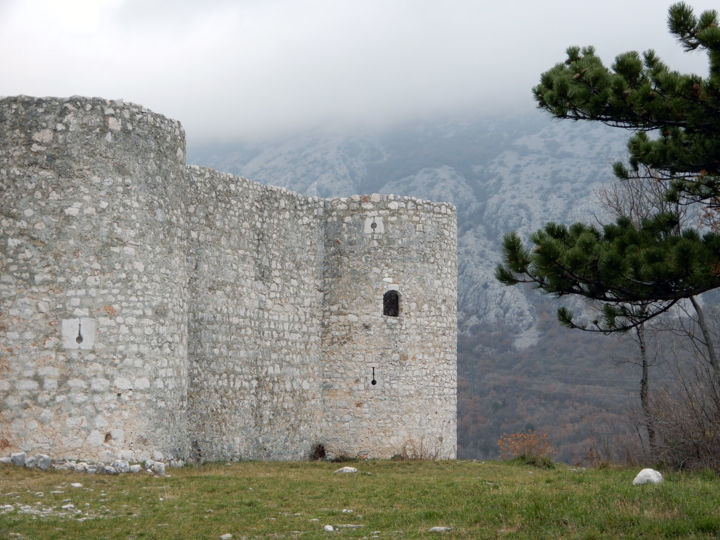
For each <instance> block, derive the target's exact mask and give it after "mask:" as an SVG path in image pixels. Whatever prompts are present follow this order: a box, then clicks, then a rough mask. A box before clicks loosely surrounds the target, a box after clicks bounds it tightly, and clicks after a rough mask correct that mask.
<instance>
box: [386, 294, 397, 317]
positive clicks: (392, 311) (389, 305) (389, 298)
mask: <svg viewBox="0 0 720 540" xmlns="http://www.w3.org/2000/svg"><path fill="white" fill-rule="evenodd" d="M399 314H400V295H399V294H398V292H397V291H387V292H386V293H385V294H384V295H383V315H387V316H388V317H397V316H398V315H399Z"/></svg>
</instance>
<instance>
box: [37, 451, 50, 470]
mask: <svg viewBox="0 0 720 540" xmlns="http://www.w3.org/2000/svg"><path fill="white" fill-rule="evenodd" d="M35 457H36V459H37V467H38V469H40V470H41V471H47V470H48V469H49V468H50V466H51V465H52V458H51V457H50V456H47V455H45V454H38V455H37V456H35Z"/></svg>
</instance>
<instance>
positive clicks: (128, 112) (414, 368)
mask: <svg viewBox="0 0 720 540" xmlns="http://www.w3.org/2000/svg"><path fill="white" fill-rule="evenodd" d="M0 141H2V144H1V145H0V207H2V208H3V213H2V215H1V216H0V249H1V250H2V253H3V265H2V266H1V267H0V342H1V343H3V344H4V345H6V346H7V350H8V351H10V352H9V353H8V354H9V359H8V360H9V361H8V366H9V368H8V369H9V371H8V372H7V373H6V374H4V376H3V384H1V385H0V403H3V404H4V405H6V406H4V407H0V431H2V432H3V434H4V435H3V436H4V437H5V438H6V439H7V440H8V441H9V443H10V445H11V446H10V447H9V451H18V450H20V449H21V448H22V449H23V450H29V452H30V453H38V452H45V453H49V454H50V455H51V456H52V457H54V458H62V459H80V458H84V459H88V460H93V461H97V460H100V461H102V462H103V463H105V464H109V463H112V462H113V461H115V460H116V459H121V460H124V461H128V462H129V461H131V460H132V459H136V460H138V461H143V460H144V459H146V458H147V457H152V458H153V460H155V461H157V462H160V461H165V462H168V463H170V464H173V463H175V462H177V461H178V460H188V459H196V460H233V459H303V458H306V457H307V456H308V455H309V454H310V452H311V450H312V448H313V447H314V446H315V445H317V444H323V445H324V446H325V447H326V448H327V449H328V451H329V452H334V453H335V454H337V455H342V454H349V455H364V456H368V457H391V456H392V455H394V454H397V453H400V452H401V451H402V449H403V446H404V445H407V444H416V445H417V444H420V443H422V445H423V446H424V447H425V448H428V449H429V450H430V451H431V452H432V453H433V454H434V455H436V456H438V457H440V458H452V457H455V449H456V409H457V407H456V324H457V323H456V296H457V293H456V289H457V277H456V276H457V259H456V236H457V234H456V219H455V209H454V208H453V207H452V206H451V205H449V204H445V203H431V202H429V201H422V200H418V199H413V198H409V197H395V196H392V195H378V194H372V195H367V196H360V195H358V196H353V197H349V198H343V199H320V198H317V197H305V196H301V195H298V194H295V193H291V192H289V191H287V190H284V189H279V188H273V187H269V186H263V185H260V184H257V183H254V182H251V181H249V180H246V179H244V178H238V177H235V176H231V175H228V174H222V173H219V172H216V171H212V170H209V169H203V168H199V167H187V166H186V164H185V135H184V132H183V130H182V127H181V126H180V124H179V123H178V122H176V121H174V120H169V119H167V118H165V117H163V116H161V115H158V114H155V113H152V112H150V111H148V110H147V109H144V108H142V107H139V106H137V105H133V104H128V103H122V102H115V101H107V100H103V99H87V98H80V97H73V98H68V99H54V98H43V99H38V98H30V97H13V98H4V99H0ZM388 291H396V293H397V296H398V298H399V302H398V305H397V306H396V307H397V315H398V316H394V314H395V312H394V311H393V312H392V313H393V316H389V315H384V314H383V297H384V295H385V294H386V293H388ZM373 374H374V375H373Z"/></svg>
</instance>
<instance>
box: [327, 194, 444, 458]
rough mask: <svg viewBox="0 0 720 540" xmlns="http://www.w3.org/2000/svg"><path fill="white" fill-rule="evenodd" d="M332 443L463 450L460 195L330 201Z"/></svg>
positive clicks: (383, 451)
mask: <svg viewBox="0 0 720 540" xmlns="http://www.w3.org/2000/svg"><path fill="white" fill-rule="evenodd" d="M326 219H327V222H326V233H325V234H326V235H325V260H324V268H323V275H324V280H323V281H324V287H323V288H324V312H323V335H322V346H323V357H324V364H323V408H324V415H325V425H324V437H323V442H324V443H325V445H326V447H328V448H329V449H330V450H331V451H332V452H335V453H348V454H351V455H357V454H360V455H367V456H369V457H384V458H388V457H392V456H393V455H396V454H403V453H405V454H407V455H408V456H410V457H424V458H432V457H438V458H454V457H455V455H456V440H457V437H456V414H457V412H456V411H457V403H456V380H457V373H456V360H457V341H456V336H457V311H456V299H457V259H456V251H457V250H456V234H457V231H456V213H455V208H454V207H453V206H452V205H449V204H446V203H430V202H428V201H421V200H417V199H413V198H405V197H395V196H392V195H369V196H353V197H350V198H344V199H331V200H328V201H326Z"/></svg>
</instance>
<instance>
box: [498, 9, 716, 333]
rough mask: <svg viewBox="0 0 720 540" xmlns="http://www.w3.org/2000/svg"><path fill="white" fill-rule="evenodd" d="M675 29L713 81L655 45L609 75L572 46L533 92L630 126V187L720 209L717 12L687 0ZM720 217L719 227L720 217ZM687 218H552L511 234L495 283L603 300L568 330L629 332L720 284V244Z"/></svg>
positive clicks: (577, 115)
mask: <svg viewBox="0 0 720 540" xmlns="http://www.w3.org/2000/svg"><path fill="white" fill-rule="evenodd" d="M668 26H669V29H670V32H671V33H672V34H673V35H675V36H676V37H677V39H678V40H679V42H680V43H681V45H682V46H683V48H684V49H685V50H686V51H692V50H696V49H702V50H704V51H706V52H707V55H708V58H709V63H710V73H709V76H708V77H707V78H702V77H700V76H698V75H694V74H688V75H686V74H681V73H678V72H676V71H670V70H669V69H668V67H667V66H666V65H665V64H663V63H662V61H661V60H660V59H659V58H658V57H657V55H656V54H655V53H654V52H653V51H652V50H649V51H647V52H645V53H643V54H642V55H640V54H639V53H637V52H628V53H625V54H621V55H620V56H618V57H617V58H616V59H615V62H614V64H613V65H612V66H611V68H607V67H605V66H604V65H603V63H602V61H601V60H600V59H599V58H598V57H597V56H596V55H595V50H594V49H593V48H592V47H585V48H582V49H581V48H579V47H570V48H569V49H568V50H567V59H566V60H565V62H564V63H561V64H557V65H556V66H555V67H553V68H552V69H551V70H549V71H547V72H546V73H543V74H542V76H541V78H540V84H539V85H537V86H536V87H535V88H534V89H533V94H534V96H535V99H536V100H537V102H538V106H539V107H540V108H542V109H545V110H547V111H548V112H550V113H551V114H553V115H554V116H556V117H558V118H569V119H574V120H591V121H598V122H603V123H605V124H608V125H611V126H615V127H621V128H625V129H629V130H631V131H632V132H633V135H632V136H631V137H630V139H629V141H628V151H629V160H628V161H629V162H628V164H623V163H616V164H615V165H614V166H613V170H614V173H615V175H616V176H617V177H618V178H619V179H620V180H621V181H625V182H633V181H641V180H652V181H655V182H658V183H660V184H661V185H662V190H663V193H664V198H665V199H666V200H667V201H672V202H674V203H677V204H678V205H700V206H701V208H702V209H703V211H704V212H705V213H706V214H707V213H710V214H713V215H714V214H717V213H718V212H720V28H718V17H717V12H716V11H714V10H712V11H706V12H704V13H702V14H701V15H700V17H696V16H695V15H694V13H693V10H692V8H691V7H690V6H688V5H687V4H685V3H682V2H681V3H678V4H675V5H673V6H672V7H671V8H670V10H669V16H668ZM716 222H717V221H716ZM679 223H680V220H679V216H678V215H677V214H673V213H672V212H669V213H668V212H664V211H662V212H661V211H658V213H657V214H656V215H654V216H653V217H651V218H649V219H644V220H642V222H641V223H637V222H633V220H631V219H630V218H629V217H627V218H626V217H621V218H619V219H618V220H617V222H616V223H613V224H608V225H605V226H604V227H602V228H601V229H598V228H596V227H592V226H588V225H584V224H581V223H576V224H574V225H571V226H569V227H567V226H564V225H557V224H554V223H548V224H547V225H545V227H544V228H543V229H541V230H539V231H537V232H535V233H534V234H533V235H532V236H531V237H530V242H531V244H532V248H530V247H526V246H524V245H523V243H522V241H521V240H520V238H519V237H518V236H517V234H515V233H510V234H508V235H506V236H505V239H504V242H503V264H501V265H499V266H498V268H497V270H496V277H497V279H498V280H500V281H501V282H502V283H504V284H506V285H514V284H517V283H521V282H530V283H534V284H535V285H537V286H538V287H539V288H540V289H542V290H543V291H544V292H546V293H549V294H553V295H557V296H563V295H568V294H573V295H579V296H581V297H585V298H588V299H590V300H594V301H598V302H600V303H602V304H603V307H602V309H601V316H600V317H599V318H598V320H595V321H593V322H592V324H590V325H588V324H582V325H581V324H576V323H574V322H573V316H572V313H571V312H570V311H569V310H568V309H566V308H561V309H560V310H559V312H558V317H559V319H560V321H561V322H562V323H563V324H566V325H567V326H570V327H575V328H583V329H586V330H595V331H602V332H612V331H616V330H627V329H629V328H633V327H635V326H637V325H638V324H642V323H643V322H644V321H646V320H648V319H650V318H652V317H655V316H657V315H659V314H660V313H663V312H665V311H667V310H668V309H669V308H670V307H672V306H673V305H674V304H675V303H677V302H678V301H680V300H681V299H683V298H689V297H691V296H694V295H697V294H700V293H702V292H705V291H708V290H710V289H714V288H716V287H720V237H718V236H717V234H715V231H706V232H705V233H704V234H702V233H701V231H700V230H697V229H686V230H681V228H680V225H679Z"/></svg>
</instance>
